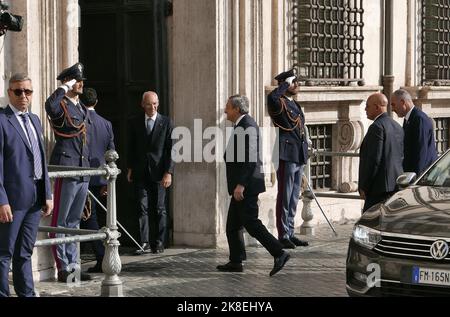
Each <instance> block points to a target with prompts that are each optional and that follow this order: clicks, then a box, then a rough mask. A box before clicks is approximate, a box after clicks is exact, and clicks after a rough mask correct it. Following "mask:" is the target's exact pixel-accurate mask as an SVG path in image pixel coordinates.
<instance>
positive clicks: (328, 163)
mask: <svg viewBox="0 0 450 317" xmlns="http://www.w3.org/2000/svg"><path fill="white" fill-rule="evenodd" d="M308 129H309V137H310V139H311V141H312V143H313V144H312V146H313V148H315V149H316V150H318V151H327V152H331V151H332V142H333V134H332V131H333V126H332V125H331V124H328V125H311V126H308ZM331 171H332V158H331V157H325V156H316V157H314V158H311V182H312V186H313V189H330V188H331Z"/></svg>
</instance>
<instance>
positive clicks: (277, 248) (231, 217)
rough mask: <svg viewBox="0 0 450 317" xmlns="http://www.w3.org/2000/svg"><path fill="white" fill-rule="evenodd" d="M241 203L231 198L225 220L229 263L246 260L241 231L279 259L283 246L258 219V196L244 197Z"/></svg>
mask: <svg viewBox="0 0 450 317" xmlns="http://www.w3.org/2000/svg"><path fill="white" fill-rule="evenodd" d="M244 196H245V198H244V200H243V201H240V202H238V201H236V200H235V199H234V198H231V202H230V207H229V209H228V218H227V228H226V232H227V240H228V247H229V249H230V261H231V262H233V263H241V262H242V261H243V260H245V259H246V253H245V242H244V237H243V229H244V228H245V230H247V232H248V233H249V234H250V235H251V236H252V237H253V238H255V239H256V240H258V241H259V242H260V243H261V244H262V245H263V246H264V248H266V250H267V251H269V253H270V254H271V255H272V256H273V257H279V256H281V255H282V254H283V246H282V245H281V243H280V242H279V241H278V240H277V239H276V238H275V237H274V236H273V235H271V234H270V232H269V231H268V230H267V228H266V227H265V226H264V225H263V223H262V222H261V220H259V219H258V214H259V206H258V195H251V196H246V195H245V194H244Z"/></svg>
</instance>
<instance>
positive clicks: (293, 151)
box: [267, 83, 308, 165]
mask: <svg viewBox="0 0 450 317" xmlns="http://www.w3.org/2000/svg"><path fill="white" fill-rule="evenodd" d="M288 88H289V84H288V83H282V84H281V85H280V86H278V87H277V89H275V90H274V91H272V92H271V93H270V94H269V96H268V99H267V106H268V110H269V115H270V117H271V118H272V121H273V124H274V126H275V127H280V126H281V127H283V128H288V129H292V128H293V127H294V123H293V122H292V119H294V120H295V119H296V118H300V120H301V122H302V124H301V128H296V129H295V130H293V131H285V130H283V129H282V128H280V130H279V131H280V160H283V161H286V162H293V163H298V164H302V165H303V164H305V163H306V161H307V160H308V142H307V140H306V138H305V136H304V130H305V115H304V114H303V111H302V109H301V107H300V105H299V104H298V103H297V102H296V101H289V99H287V98H286V97H285V96H284V94H285V93H286V91H287V90H288ZM281 98H283V100H284V101H285V103H286V105H287V108H286V109H284V108H283V107H282V104H281V102H280V99H281Z"/></svg>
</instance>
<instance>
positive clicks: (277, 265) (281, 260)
mask: <svg viewBox="0 0 450 317" xmlns="http://www.w3.org/2000/svg"><path fill="white" fill-rule="evenodd" d="M290 258H291V255H290V254H289V253H287V252H285V251H283V254H282V255H280V256H279V257H278V258H275V260H274V262H273V269H272V271H270V276H274V275H275V274H277V273H278V272H280V271H281V269H282V268H283V267H284V265H285V264H286V262H287V261H289V259H290Z"/></svg>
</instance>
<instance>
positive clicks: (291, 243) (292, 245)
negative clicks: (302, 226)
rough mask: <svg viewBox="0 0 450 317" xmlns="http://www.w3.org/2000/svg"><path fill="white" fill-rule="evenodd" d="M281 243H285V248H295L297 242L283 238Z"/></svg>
mask: <svg viewBox="0 0 450 317" xmlns="http://www.w3.org/2000/svg"><path fill="white" fill-rule="evenodd" d="M280 242H281V244H282V245H283V249H295V244H294V242H292V241H291V240H289V239H281V240H280Z"/></svg>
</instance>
